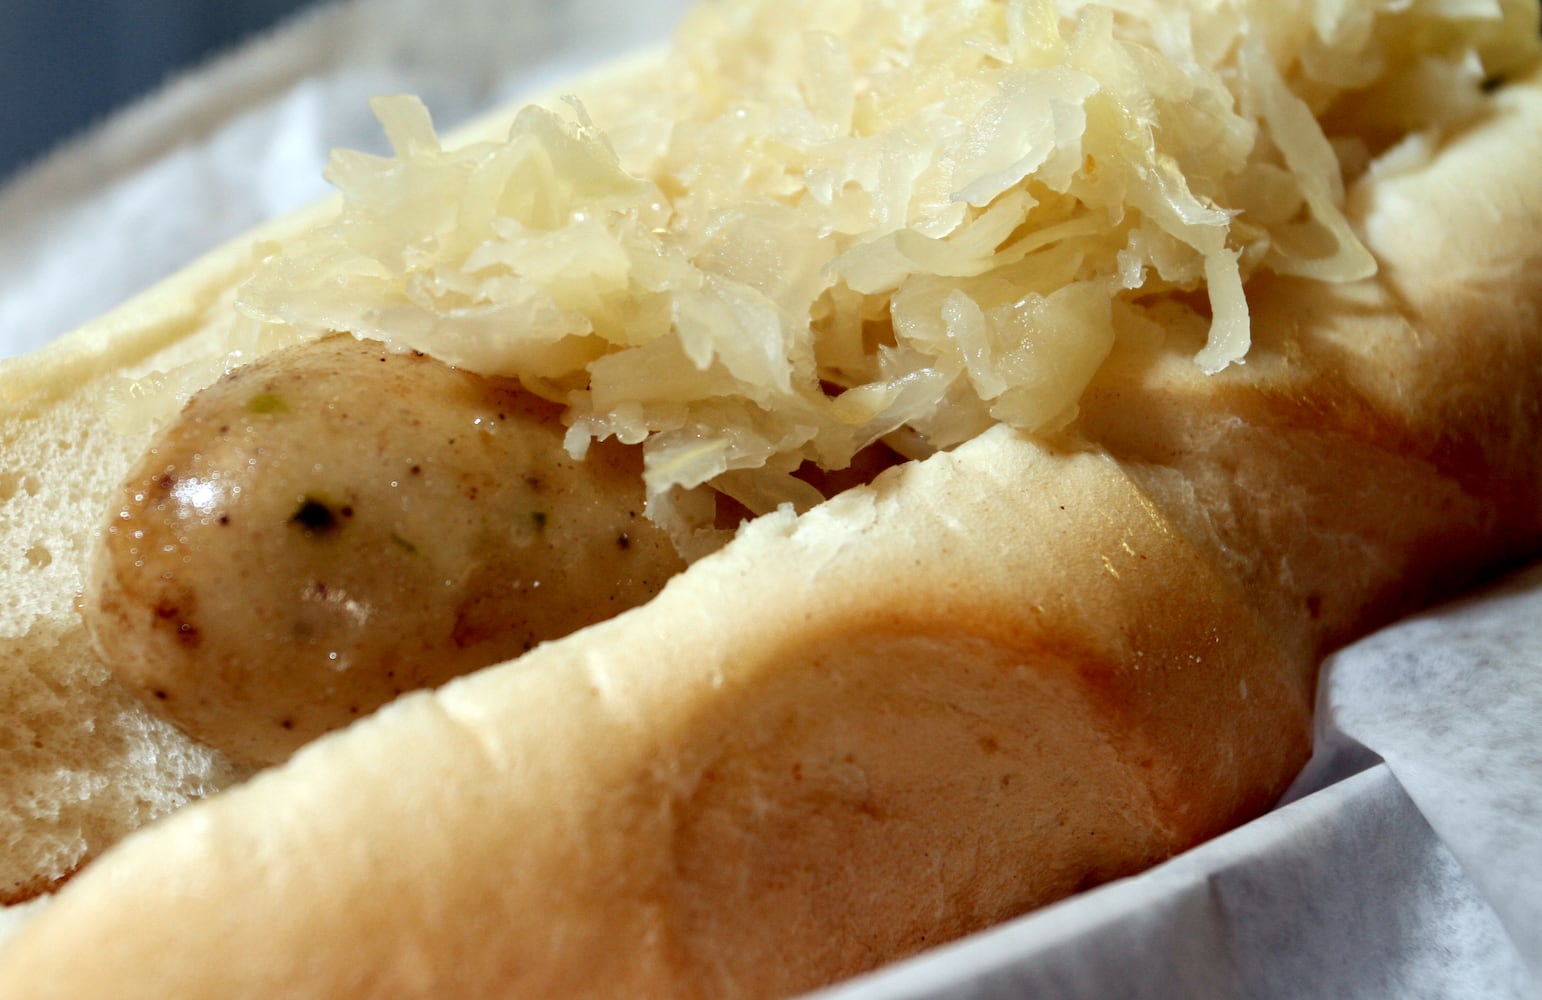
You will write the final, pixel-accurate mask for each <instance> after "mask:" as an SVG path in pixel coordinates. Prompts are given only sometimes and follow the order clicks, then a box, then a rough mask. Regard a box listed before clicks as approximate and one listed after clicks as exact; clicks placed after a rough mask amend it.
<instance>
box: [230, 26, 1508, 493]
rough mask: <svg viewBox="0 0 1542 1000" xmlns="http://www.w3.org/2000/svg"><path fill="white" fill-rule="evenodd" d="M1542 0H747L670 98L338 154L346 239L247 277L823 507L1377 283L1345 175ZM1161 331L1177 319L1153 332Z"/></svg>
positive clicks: (1463, 75) (301, 310)
mask: <svg viewBox="0 0 1542 1000" xmlns="http://www.w3.org/2000/svg"><path fill="white" fill-rule="evenodd" d="M1537 14H1538V8H1537V5H1536V4H1535V3H1534V2H1533V0H1515V2H1506V0H1315V2H1301V3H1280V2H1277V0H1185V2H1180V0H1108V2H1081V0H964V2H958V0H884V2H879V0H733V2H725V3H707V4H705V5H704V6H702V7H701V8H699V9H698V10H697V11H696V12H695V13H694V14H693V15H692V16H691V17H689V18H688V19H687V21H686V22H685V24H684V25H683V27H682V29H681V30H680V32H679V34H678V37H677V40H676V42H675V44H674V48H673V51H672V52H671V54H670V56H669V58H667V59H666V60H665V61H663V62H662V63H661V64H660V68H659V69H658V71H657V76H656V77H655V78H654V79H652V80H651V82H650V84H649V87H648V88H647V92H646V93H640V94H637V95H635V99H633V95H628V97H627V100H625V101H617V100H615V99H614V95H609V97H610V99H609V100H607V101H601V102H597V104H596V106H599V105H605V106H611V107H617V108H621V109H623V111H622V112H619V113H616V114H614V115H613V117H614V119H615V120H602V121H601V122H599V123H597V122H596V121H593V120H591V118H590V116H589V113H588V112H587V111H586V108H585V105H584V104H583V103H581V102H580V101H578V100H576V99H570V100H569V101H568V102H567V103H566V104H563V105H559V106H557V107H555V108H553V109H548V108H539V107H530V108H526V109H525V110H523V111H521V112H520V113H519V114H518V116H517V117H516V118H515V120H514V122H513V124H512V127H511V128H510V129H509V132H508V135H507V139H506V140H505V141H502V142H496V143H480V144H474V145H470V146H467V147H464V148H458V149H445V148H443V147H442V146H441V144H440V142H439V140H438V139H437V137H436V135H435V132H434V129H433V127H432V125H431V123H430V119H429V115H428V113H427V111H426V110H425V109H424V107H423V106H422V105H421V104H420V103H419V102H418V101H416V100H415V99H412V98H409V97H394V98H388V99H383V100H381V101H379V102H378V103H377V105H376V112H377V114H378V116H379V118H380V120H381V122H382V123H383V125H384V127H385V131H386V133H387V135H388V137H389V140H390V142H391V145H392V147H393V149H394V155H393V156H390V157H385V158H380V157H373V156H367V155H363V154H360V153H354V152H339V153H337V154H335V155H334V157H333V159H332V162H331V164H330V167H329V172H328V176H329V179H330V180H331V181H332V182H333V183H334V184H335V185H336V186H337V187H338V188H340V189H341V191H342V193H343V195H344V199H345V206H344V208H343V210H342V213H341V216H340V217H339V218H338V219H337V221H336V222H335V223H334V224H332V225H330V226H327V227H325V228H323V229H320V230H318V231H316V232H314V233H312V234H311V235H309V236H308V237H306V238H304V239H302V240H300V241H298V242H296V243H294V244H292V245H290V246H288V247H286V248H285V249H284V250H283V252H281V253H275V254H274V255H273V256H272V257H271V258H270V259H268V260H267V261H266V262H265V263H264V264H263V266H262V267H261V268H260V270H259V272H258V274H257V275H256V277H254V278H253V279H252V280H251V281H250V282H249V283H248V284H247V286H246V287H245V288H244V289H243V290H242V292H241V294H240V297H239V308H240V310H241V311H242V312H243V314H244V315H245V316H247V317H249V318H250V321H252V322H255V323H260V324H266V325H268V326H269V327H270V328H272V327H283V328H285V329H286V330H289V331H291V332H293V333H294V334H295V335H298V336H306V335H313V334H317V333H320V332H324V331H329V330H347V331H351V332H353V333H355V334H358V335H360V336H367V337H374V338H379V339H382V340H385V341H388V342H390V343H394V344H399V345H403V346H408V347H412V348H416V349H420V350H424V351H427V352H429V353H431V354H434V355H436V356H439V357H441V358H443V359H445V360H447V361H449V362H451V363H454V364H458V365H464V366H467V367H470V368H473V369H476V370H479V371H482V372H486V373H497V374H512V375H518V376H519V377H520V378H521V379H522V380H524V382H525V384H526V385H528V386H529V387H531V388H532V389H533V390H535V391H537V392H539V393H540V394H542V395H544V396H547V397H549V398H552V399H555V400H559V401H561V402H563V403H565V404H566V406H567V417H566V419H567V424H568V428H569V429H568V435H567V444H568V447H569V449H570V450H571V451H572V452H574V453H575V454H581V453H582V452H583V451H584V449H585V448H586V447H587V445H588V443H589V442H590V441H591V440H592V439H599V438H605V437H616V438H619V439H620V440H622V441H626V442H631V443H640V444H642V446H643V447H644V449H645V456H646V478H647V485H648V489H649V492H650V495H651V496H653V497H662V496H664V495H666V494H669V493H671V492H672V491H673V492H674V493H678V492H679V491H681V490H691V489H694V488H698V487H703V486H708V487H712V488H715V489H718V490H720V491H723V492H726V493H728V494H730V495H731V496H733V497H735V498H736V499H737V500H739V501H740V502H742V503H743V504H745V505H746V506H748V507H749V508H750V509H751V510H754V511H763V510H766V509H769V508H771V507H774V506H776V505H778V504H781V503H787V502H791V503H793V504H794V505H796V506H806V505H808V504H810V503H813V502H816V501H817V500H818V499H819V495H818V493H817V492H816V491H815V490H814V489H813V488H812V487H811V486H809V485H807V484H806V483H805V482H803V481H802V480H801V479H799V478H797V477H795V476H793V473H794V471H795V470H797V469H798V468H799V467H800V466H802V465H803V463H805V462H813V463H817V464H818V465H820V466H823V467H825V468H828V469H839V468H842V467H844V466H845V465H846V464H847V463H848V462H850V460H851V459H852V457H853V455H854V454H856V453H857V452H858V451H859V450H860V449H862V448H864V447H865V446H867V445H869V444H871V443H872V442H874V441H877V440H879V439H883V438H888V439H889V440H891V441H894V442H903V443H902V444H900V446H901V447H903V448H904V449H905V450H907V451H909V452H911V453H915V452H919V451H925V450H927V449H936V448H946V447H949V446H951V445H954V444H956V443H958V442H960V441H962V440H965V439H967V438H969V437H971V436H973V435H974V434H976V433H978V432H980V431H981V430H982V429H984V428H986V427H988V426H989V425H991V424H993V423H995V422H998V421H1004V422H1007V423H1010V424H1012V425H1015V426H1017V427H1020V428H1023V429H1025V430H1028V431H1039V432H1043V431H1050V430H1053V429H1055V428H1058V427H1061V426H1063V425H1064V424H1066V423H1067V422H1068V421H1069V420H1070V419H1072V418H1073V416H1074V414H1075V412H1076V406H1077V400H1078V398H1079V396H1080V395H1081V392H1082V390H1083V388H1084V387H1085V386H1086V385H1087V383H1088V381H1089V380H1090V379H1091V378H1092V377H1093V375H1094V374H1095V373H1096V371H1097V370H1098V368H1099V366H1100V365H1101V364H1102V362H1103V361H1104V359H1105V358H1106V357H1107V355H1108V354H1109V352H1110V350H1111V349H1112V348H1113V346H1114V344H1115V343H1116V340H1117V339H1118V337H1119V336H1120V330H1121V329H1123V328H1125V327H1127V326H1128V325H1130V324H1131V323H1138V321H1139V320H1138V317H1139V315H1140V314H1141V312H1142V310H1146V309H1148V308H1152V307H1153V305H1154V304H1155V303H1159V302H1162V301H1163V300H1169V303H1168V304H1169V306H1170V305H1171V300H1172V299H1173V298H1174V297H1175V296H1182V297H1183V301H1184V302H1186V303H1194V304H1195V305H1193V306H1189V308H1197V309H1199V310H1200V311H1201V312H1204V313H1207V315H1206V319H1207V320H1208V323H1209V336H1208V340H1207V341H1206V342H1205V344H1204V345H1203V348H1202V349H1200V350H1199V351H1198V353H1197V356H1196V359H1195V360H1196V363H1198V364H1199V365H1201V366H1202V367H1203V368H1204V369H1205V370H1206V371H1210V372H1215V371H1218V370H1220V369H1222V368H1224V367H1226V366H1228V365H1231V364H1235V363H1238V362H1241V361H1243V360H1244V358H1245V356H1246V354H1247V351H1248V347H1249V342H1250V329H1249V322H1248V307H1247V298H1246V294H1245V288H1244V286H1245V283H1246V281H1247V280H1248V277H1249V275H1251V274H1252V273H1254V272H1256V271H1258V270H1260V269H1265V270H1270V271H1273V272H1277V273H1281V274H1290V275H1300V276H1306V277H1309V278H1313V279H1320V280H1325V281H1346V280H1354V279H1359V278H1363V277H1365V276H1368V275H1370V274H1372V273H1373V271H1374V269H1375V263H1374V261H1373V259H1372V258H1371V256H1370V254H1369V253H1368V252H1367V251H1366V249H1365V247H1364V246H1362V245H1361V243H1360V242H1359V240H1358V239H1357V238H1356V236H1355V234H1354V233H1353V232H1352V230H1351V228H1350V226H1349V225H1348V223H1347V222H1346V219H1345V216H1344V214H1343V210H1342V206H1343V201H1344V190H1345V179H1346V172H1348V173H1352V172H1353V171H1355V170H1358V169H1361V168H1362V167H1363V165H1364V164H1365V163H1367V162H1368V161H1369V159H1370V158H1371V156H1372V155H1373V154H1374V153H1376V152H1378V151H1379V150H1381V149H1384V148H1386V147H1387V146H1389V145H1390V144H1392V143H1394V142H1396V141H1397V140H1398V139H1399V138H1401V137H1402V136H1405V135H1407V134H1409V133H1411V132H1414V131H1417V130H1420V129H1426V128H1429V127H1432V126H1438V125H1441V124H1443V123H1448V122H1450V121H1452V120H1459V119H1460V118H1461V117H1462V116H1463V115H1465V114H1468V113H1470V111H1471V109H1472V107H1473V106H1474V104H1475V102H1476V101H1477V99H1478V95H1479V93H1480V89H1481V87H1482V86H1483V85H1484V84H1485V82H1486V81H1488V80H1489V79H1490V78H1492V77H1493V76H1494V75H1496V74H1500V73H1503V72H1505V71H1506V70H1507V69H1508V68H1510V67H1512V66H1514V65H1516V64H1517V63H1519V62H1521V61H1523V60H1527V59H1530V58H1532V57H1533V56H1534V53H1535V49H1536V37H1537V23H1536V22H1537ZM1148 326H1149V324H1148Z"/></svg>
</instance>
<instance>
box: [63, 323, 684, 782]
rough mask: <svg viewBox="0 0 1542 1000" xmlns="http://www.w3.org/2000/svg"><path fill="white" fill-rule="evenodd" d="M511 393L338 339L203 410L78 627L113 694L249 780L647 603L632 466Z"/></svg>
mask: <svg viewBox="0 0 1542 1000" xmlns="http://www.w3.org/2000/svg"><path fill="white" fill-rule="evenodd" d="M558 413H559V408H558V407H557V406H555V405H554V404H551V403H548V402H546V401H544V400H542V399H540V398H538V397H536V396H534V395H532V394H531V393H529V392H526V391H525V390H523V389H522V388H521V387H520V385H519V383H518V382H517V381H515V380H512V379H497V378H486V377H482V376H479V375H475V374H472V373H469V372H466V371H461V370H457V369H455V368H451V367H450V366H448V365H444V364H442V363H440V362H438V361H435V360H433V359H431V358H428V357H426V356H424V355H421V354H415V353H398V352H393V351H390V350H388V349H386V348H385V347H383V346H382V345H380V344H378V343H369V342H361V341H358V340H355V339H354V338H352V337H347V336H336V337H329V338H326V339H324V340H320V341H315V342H313V343H311V344H308V345H302V346H299V347H295V348H290V349H288V350H286V351H281V352H279V353H277V354H274V355H271V356H268V357H266V358H263V359H262V360H259V361H257V362H254V363H252V364H250V365H248V366H245V367H242V368H239V369H237V370H235V371H234V372H232V373H231V374H230V375H228V376H226V377H225V378H224V379H223V380H221V381H220V382H218V383H217V384H215V385H214V386H211V387H210V388H208V389H206V390H205V391H204V392H202V393H200V394H198V395H197V396H195V397H194V398H193V400H192V401H191V402H190V403H189V405H188V406H187V407H186V409H185V410H184V411H183V413H182V415H181V417H180V419H179V420H177V421H176V422H175V423H174V424H173V425H172V426H171V427H170V428H168V429H167V430H166V432H165V433H164V434H163V435H162V436H161V437H160V439H159V440H158V441H157V443H156V444H155V445H154V446H153V447H152V448H151V449H150V450H149V452H148V453H147V454H146V456H145V457H144V459H143V460H142V461H141V462H140V464H139V465H138V467H136V468H135V469H134V471H133V472H132V473H131V474H130V476H129V477H128V480H127V482H126V483H125V484H124V486H123V487H122V494H121V496H120V498H119V507H118V509H117V510H116V511H115V512H114V514H113V516H112V517H111V518H110V524H109V528H108V531H107V532H106V535H105V538H104V540H103V542H102V544H101V546H100V548H99V550H98V555H97V559H96V563H95V566H94V571H93V574H92V577H91V581H90V586H89V590H88V594H87V598H86V600H85V603H84V615H85V619H86V622H87V624H88V627H89V628H90V630H91V634H92V637H93V641H94V643H95V644H96V646H97V648H98V650H99V651H100V653H101V654H102V657H103V660H104V662H106V663H110V664H113V665H114V669H115V670H116V671H117V673H118V674H119V676H120V677H122V678H123V679H124V680H125V681H126V682H127V683H128V684H129V686H131V687H132V688H134V689H135V690H136V691H138V692H139V693H141V694H142V695H143V696H144V697H145V698H146V699H147V700H148V701H149V702H150V703H152V704H154V705H156V706H158V707H159V708H160V709H161V710H162V711H163V712H164V713H165V714H167V715H168V716H169V717H170V718H171V720H172V721H173V722H175V723H177V724H178V725H179V726H181V727H182V728H183V729H184V730H185V731H186V732H188V733H189V734H190V735H192V736H193V737H195V738H197V739H200V740H202V741H204V742H206V743H209V744H210V745H213V746H216V747H218V748H220V749H223V750H225V751H226V752H227V753H230V754H232V755H233V756H236V757H238V758H240V759H242V760H245V761H247V762H250V763H254V764H267V763H273V762H276V761H279V760H282V759H283V758H285V757H287V756H288V755H289V754H290V753H291V752H292V751H293V750H294V749H296V748H297V747H298V746H300V745H301V744H302V743H304V742H307V741H309V740H310V739H312V738H314V737H315V736H317V735H319V734H320V733H322V732H324V731H326V730H329V729H333V728H336V727H338V726H341V725H344V724H346V723H347V722H349V721H350V720H351V719H353V718H354V717H356V716H358V715H361V714H365V713H368V712H369V711H371V710H372V709H374V708H376V707H378V706H380V705H381V704H384V703H385V702H386V701H389V700H390V699H391V698H393V697H395V696H396V695H398V694H401V693H402V692H403V691H406V690H410V689H413V688H418V687H426V686H433V685H437V684H439V683H442V682H444V681H446V680H448V679H449V678H451V677H453V676H456V675H458V674H462V673H466V672H468V671H470V670H474V669H476V668H479V667H482V666H485V665H487V664H490V663H496V662H498V661H500V660H504V659H508V658H509V657H512V656H515V655H517V654H519V653H520V652H523V651H524V650H527V649H529V648H531V647H532V646H534V645H535V644H536V643H538V642H541V641H543V640H546V639H551V638H556V637H558V636H562V635H566V634H567V633H569V632H573V631H575V630H577V629H579V628H582V627H583V626H585V625H589V624H592V623H593V622H596V621H599V620H601V619H604V618H609V617H611V616H612V615H614V614H616V613H617V612H619V611H622V610H625V609H626V608H630V607H633V606H635V605H638V604H641V603H643V602H644V601H646V600H647V599H648V598H649V597H651V596H652V595H653V594H654V593H655V592H657V591H658V589H659V588H660V587H661V586H663V584H664V582H665V581H666V580H668V579H669V577H670V576H672V575H674V573H675V572H677V571H678V570H679V569H681V568H682V567H683V561H682V560H681V558H680V556H679V555H677V554H676V552H675V549H674V547H673V546H672V545H671V543H670V541H669V539H668V537H667V536H666V535H665V533H664V532H663V531H661V530H660V529H659V528H658V527H656V526H655V525H654V524H653V523H652V522H650V521H648V520H647V519H646V518H644V517H643V516H642V514H643V508H642V504H643V487H642V478H641V458H640V456H639V455H638V454H637V452H636V450H635V449H631V448H627V447H626V446H623V445H620V444H616V443H614V442H601V443H599V444H596V445H595V446H594V447H593V448H591V449H590V451H589V453H588V455H587V456H586V457H585V459H584V460H582V461H577V460H575V459H573V458H572V457H571V456H569V455H568V454H567V452H565V451H564V450H563V447H562V428H561V425H560V423H559V422H558V419H557V417H558Z"/></svg>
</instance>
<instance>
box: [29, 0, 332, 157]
mask: <svg viewBox="0 0 1542 1000" xmlns="http://www.w3.org/2000/svg"><path fill="white" fill-rule="evenodd" d="M314 2H315V0H0V137H3V138H0V182H3V181H4V179H5V178H6V177H9V176H10V175H11V174H13V173H15V172H16V171H17V170H19V169H20V168H22V167H24V166H25V165H27V164H28V163H30V162H32V161H33V160H34V159H36V158H37V157H38V156H40V155H42V154H43V153H45V152H47V151H48V150H49V149H51V148H52V147H53V146H54V145H55V144H57V143H58V142H60V141H61V140H63V139H66V138H68V137H69V136H70V135H72V134H74V133H75V132H77V131H79V130H80V129H82V128H85V127H87V126H89V125H90V124H91V123H92V122H94V121H97V120H99V119H100V118H102V117H103V116H104V115H106V114H107V113H109V112H110V111H112V110H113V109H115V108H118V107H121V106H122V105H124V104H126V103H127V102H129V101H131V100H132V99H134V98H135V97H138V96H141V95H143V94H146V93H149V92H150V91H151V90H153V89H154V88H155V87H156V86H157V85H158V84H160V83H161V82H162V81H163V80H165V79H166V78H167V77H168V76H169V75H171V74H173V73H175V72H177V71H178V70H180V69H186V68H191V67H193V66H196V65H198V64H199V63H201V62H202V61H203V60H204V59H206V58H208V57H209V56H210V55H212V54H214V53H216V52H219V51H221V50H223V49H226V48H228V47H230V46H231V45H233V44H235V43H237V42H239V41H240V40H241V39H243V38H245V37H247V36H249V35H251V34H252V33H254V32H257V31H261V30H263V29H264V28H267V27H269V26H271V25H273V24H274V23H276V22H278V21H279V20H281V19H283V18H284V17H286V16H287V15H289V14H291V13H293V12H295V11H297V10H299V9H300V8H303V7H306V6H309V5H311V4H312V3H314Z"/></svg>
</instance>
